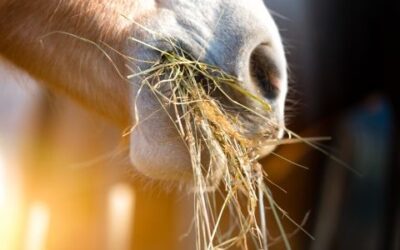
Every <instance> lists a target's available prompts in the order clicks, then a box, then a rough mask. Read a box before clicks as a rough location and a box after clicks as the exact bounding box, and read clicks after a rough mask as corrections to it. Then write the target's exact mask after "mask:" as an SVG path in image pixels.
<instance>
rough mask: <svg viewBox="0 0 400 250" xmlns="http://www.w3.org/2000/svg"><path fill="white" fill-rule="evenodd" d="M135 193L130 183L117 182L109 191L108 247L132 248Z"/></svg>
mask: <svg viewBox="0 0 400 250" xmlns="http://www.w3.org/2000/svg"><path fill="white" fill-rule="evenodd" d="M134 204H135V195H134V192H133V190H132V188H131V187H130V186H129V185H128V184H122V183H120V184H116V185H114V186H113V187H111V189H110V191H109V193H108V229H107V237H108V239H107V240H108V244H107V246H108V249H118V250H127V249H130V238H131V235H132V218H133V214H134Z"/></svg>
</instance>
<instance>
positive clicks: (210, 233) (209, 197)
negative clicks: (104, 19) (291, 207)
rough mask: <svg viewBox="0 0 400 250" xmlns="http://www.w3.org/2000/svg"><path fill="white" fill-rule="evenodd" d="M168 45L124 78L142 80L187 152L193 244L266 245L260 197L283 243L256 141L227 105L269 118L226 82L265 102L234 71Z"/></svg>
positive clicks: (263, 104) (223, 246) (266, 107)
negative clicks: (149, 63)
mask: <svg viewBox="0 0 400 250" xmlns="http://www.w3.org/2000/svg"><path fill="white" fill-rule="evenodd" d="M135 41H136V40H135ZM138 42H140V41H138ZM171 43H172V42H171ZM174 48H175V49H174V51H171V52H165V51H160V53H161V59H160V60H159V61H158V62H155V63H154V64H153V65H152V66H151V67H150V68H149V69H147V70H144V71H141V72H140V73H137V74H132V75H130V76H129V77H128V78H134V77H139V76H140V77H141V79H142V86H146V87H147V88H149V89H150V90H151V91H152V92H153V93H154V95H155V97H156V98H157V100H158V101H159V102H160V104H161V105H162V107H163V108H164V109H165V112H167V113H168V114H169V115H170V118H171V120H172V121H173V123H174V124H175V126H176V128H177V130H178V132H179V134H180V136H181V137H182V139H183V141H184V142H185V144H186V146H187V148H188V151H189V152H190V156H191V163H192V169H193V186H194V187H195V188H194V192H193V194H194V196H195V218H194V220H195V221H194V222H195V228H196V238H197V242H196V248H197V249H199V250H200V249H230V248H231V247H232V246H236V247H240V248H241V249H248V248H249V247H250V246H253V247H256V249H267V248H268V240H267V235H268V234H267V228H266V215H265V205H264V198H265V197H267V201H268V203H269V206H270V208H271V210H272V212H273V215H274V217H275V219H276V221H277V224H278V227H279V230H280V231H281V235H282V237H281V239H282V240H283V242H284V244H285V246H286V248H287V249H290V244H289V241H288V239H287V237H286V233H285V231H284V228H283V226H282V225H281V223H280V216H281V215H280V214H279V213H278V210H281V209H280V208H279V207H278V206H277V205H276V203H275V202H274V200H273V198H272V195H271V192H270V191H269V189H268V187H267V185H266V183H265V181H264V176H263V170H262V167H261V165H260V164H259V163H258V162H257V150H258V148H259V147H260V145H261V144H260V143H261V142H260V141H257V140H254V139H253V140H249V139H248V138H246V136H245V134H246V128H245V126H244V125H243V124H242V122H241V119H240V115H238V112H236V113H235V112H232V111H231V110H234V109H232V107H236V110H242V111H243V112H244V111H246V112H252V113H254V114H255V115H257V116H260V117H261V118H263V119H265V120H268V118H267V117H264V116H262V115H261V114H260V112H259V111H256V110H253V109H252V108H251V107H247V106H245V105H243V104H241V103H239V102H238V101H236V100H235V99H234V98H233V97H231V96H230V94H228V92H229V91H227V89H230V90H231V91H232V90H233V91H236V92H238V93H240V94H242V95H244V96H246V98H248V99H251V100H252V101H254V102H258V104H259V106H261V107H262V108H263V109H264V111H270V110H271V108H270V105H269V104H268V103H266V102H265V101H264V100H263V99H262V98H260V97H258V96H255V95H253V94H251V93H249V92H248V91H246V90H245V89H244V88H242V87H241V84H240V83H239V82H238V81H237V80H236V79H235V78H234V77H232V76H230V75H228V74H226V73H224V72H223V71H222V70H220V69H218V68H216V67H214V66H211V65H207V64H204V63H200V62H198V61H196V60H193V59H192V58H190V56H188V54H187V53H185V51H184V50H183V49H181V48H179V47H178V46H176V45H175V44H174ZM153 49H156V48H153ZM222 99H223V100H224V103H222V101H221V100H222ZM226 102H228V103H229V105H227V103H226ZM137 122H140V121H137ZM260 138H262V136H260ZM205 159H206V160H205ZM218 195H219V196H223V202H222V204H220V203H218V202H217V199H216V196H218ZM282 211H283V210H281V212H282ZM227 214H229V217H230V223H229V226H228V228H223V226H222V221H223V218H224V216H226V215H227Z"/></svg>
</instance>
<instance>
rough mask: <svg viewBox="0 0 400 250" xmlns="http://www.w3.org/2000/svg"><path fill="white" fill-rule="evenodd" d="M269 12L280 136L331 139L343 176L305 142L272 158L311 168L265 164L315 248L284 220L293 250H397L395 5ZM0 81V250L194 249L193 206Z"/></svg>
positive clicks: (76, 117)
mask: <svg viewBox="0 0 400 250" xmlns="http://www.w3.org/2000/svg"><path fill="white" fill-rule="evenodd" d="M265 2H266V4H267V5H268V7H269V8H270V10H271V12H272V14H273V16H274V18H275V20H276V22H277V23H278V26H279V27H280V30H281V34H282V36H283V39H284V43H285V46H286V48H287V56H288V61H289V64H290V77H291V79H290V94H289V98H288V104H287V105H288V108H287V116H288V121H287V122H288V128H289V129H291V130H293V131H295V132H296V133H299V134H300V135H302V136H304V137H315V136H329V137H332V140H330V141H324V142H320V143H318V146H319V147H320V148H321V149H323V150H324V151H326V152H329V155H333V156H335V157H337V158H338V159H340V160H342V161H343V162H345V163H347V165H348V166H344V164H338V162H337V161H336V160H335V159H334V158H333V157H330V156H328V155H326V154H324V153H321V152H319V151H318V150H316V149H314V148H312V147H310V146H308V145H305V144H293V145H285V146H281V147H279V148H278V149H277V151H276V153H277V154H279V155H280V156H282V157H285V158H288V159H289V160H290V161H293V162H296V163H298V164H301V165H303V166H306V167H307V168H308V170H305V169H303V168H299V167H298V166H295V165H293V164H290V163H288V162H287V161H284V160H282V159H281V158H279V157H276V156H270V157H268V158H266V159H264V160H263V161H262V163H263V165H264V167H265V169H266V171H267V172H268V174H269V176H270V179H271V180H272V181H274V182H275V183H276V184H277V185H279V186H280V187H281V188H282V189H284V191H283V190H281V189H279V188H276V187H271V189H272V190H273V192H274V197H275V199H276V200H277V202H278V203H279V204H280V205H281V206H282V207H283V208H284V209H285V210H286V211H287V212H288V214H289V215H290V216H291V217H292V218H293V219H294V220H295V221H296V222H298V223H299V224H301V225H302V226H303V227H304V229H305V230H306V231H307V232H309V233H310V234H311V235H312V236H313V237H309V236H307V235H306V234H305V233H303V232H301V231H299V230H298V229H296V228H297V227H296V226H295V225H293V223H291V222H290V221H287V220H285V219H284V220H283V222H284V225H285V228H286V231H287V232H288V233H289V234H290V241H291V243H292V247H293V249H312V250H320V249H321V250H324V249H328V250H329V249H343V250H347V249H362V250H363V249H366V250H369V249H371V250H375V249H376V250H378V249H393V250H395V249H396V250H397V249H400V204H399V202H400V199H399V194H400V192H399V191H400V190H399V189H400V188H399V181H398V177H400V165H399V162H400V145H399V142H400V140H399V139H400V138H399V137H400V133H399V132H400V130H399V128H400V126H399V108H398V107H399V100H400V94H399V90H398V88H397V86H398V85H399V84H400V82H399V81H398V69H397V68H398V66H399V60H398V58H399V57H398V56H399V55H398V54H399V53H398V51H399V49H398V44H400V43H399V42H398V38H396V37H397V36H398V35H400V34H399V28H398V27H397V26H396V25H398V21H397V20H396V18H398V16H399V15H398V14H400V13H398V12H399V10H400V7H399V6H398V5H399V4H398V3H385V2H379V3H378V2H376V1H365V0H364V1H361V0H353V1H345V0H325V1H320V0H296V1H294V0H268V1H265ZM393 2H394V1H393ZM13 71H14V74H10V72H13ZM0 81H1V83H0V116H1V117H2V118H1V119H0V250H8V249H10V250H13V249H29V250H30V249H35V250H36V249H57V250H58V249H74V250H75V249H116V250H124V249H138V250H141V249H144V250H147V249H149V250H152V249H154V250H156V249H157V250H159V249H194V248H193V240H194V238H193V235H192V234H185V233H186V232H187V231H188V230H189V228H190V224H191V218H192V216H193V214H192V210H193V208H192V207H191V204H192V201H191V199H190V197H188V196H186V195H184V194H183V192H182V191H180V190H174V189H169V188H165V185H158V184H156V183H149V181H148V180H145V179H143V178H141V177H140V176H136V175H135V174H134V173H133V172H132V170H131V167H130V166H129V161H128V159H127V158H126V147H124V142H121V135H120V133H119V131H118V130H117V129H116V128H114V127H113V126H112V125H111V124H109V123H108V122H107V121H105V120H103V119H102V118H101V117H97V116H96V115H94V114H92V113H90V112H87V111H86V110H84V109H82V108H81V107H80V106H78V105H76V104H74V102H72V101H71V100H69V99H67V98H65V97H62V96H58V95H56V94H54V93H51V92H49V91H48V90H45V89H42V88H40V87H38V86H37V84H36V83H35V82H33V81H32V80H31V79H30V78H29V77H28V76H26V75H24V74H23V73H22V72H19V71H18V69H15V68H13V67H12V66H11V65H9V64H7V62H4V61H2V62H1V67H0ZM15 82H18V84H15ZM27 82H28V83H27ZM161 186H162V187H161ZM269 227H270V229H271V231H270V234H271V237H278V236H279V232H278V230H277V228H276V225H275V224H274V223H273V221H272V220H269ZM271 249H284V248H283V244H281V243H279V242H278V243H277V244H275V245H273V246H271Z"/></svg>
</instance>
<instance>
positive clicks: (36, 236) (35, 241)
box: [24, 202, 50, 250]
mask: <svg viewBox="0 0 400 250" xmlns="http://www.w3.org/2000/svg"><path fill="white" fill-rule="evenodd" d="M49 222H50V211H49V209H48V207H47V206H46V205H45V204H44V203H41V202H35V203H33V204H32V205H31V206H30V208H29V214H28V222H27V229H26V238H25V248H24V249H25V250H43V249H45V246H46V239H47V233H48V227H49Z"/></svg>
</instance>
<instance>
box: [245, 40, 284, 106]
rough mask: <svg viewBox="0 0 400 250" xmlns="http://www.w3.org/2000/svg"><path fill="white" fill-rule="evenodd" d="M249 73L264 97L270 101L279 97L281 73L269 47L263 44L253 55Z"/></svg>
mask: <svg viewBox="0 0 400 250" xmlns="http://www.w3.org/2000/svg"><path fill="white" fill-rule="evenodd" d="M249 71H250V77H251V79H252V81H253V82H254V83H255V84H256V86H257V87H258V88H259V89H260V90H261V93H262V95H263V96H265V97H266V98H267V99H269V100H275V99H276V98H277V97H278V96H279V92H280V90H279V86H278V84H277V82H278V78H279V71H278V69H277V66H276V64H275V63H274V61H273V57H272V55H271V52H270V48H269V46H268V45H265V44H261V45H259V46H258V47H256V48H255V49H254V51H253V52H252V53H251V55H250V64H249Z"/></svg>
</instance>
